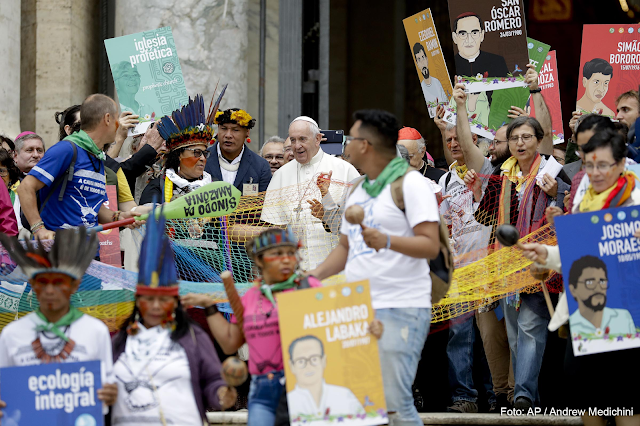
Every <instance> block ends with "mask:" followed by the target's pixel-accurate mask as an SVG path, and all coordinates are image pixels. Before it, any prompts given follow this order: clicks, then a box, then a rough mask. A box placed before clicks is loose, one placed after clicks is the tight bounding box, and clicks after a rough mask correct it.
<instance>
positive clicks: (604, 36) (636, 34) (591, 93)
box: [576, 24, 640, 117]
mask: <svg viewBox="0 0 640 426" xmlns="http://www.w3.org/2000/svg"><path fill="white" fill-rule="evenodd" d="M639 71H640V25H638V24H634V25H631V24H625V25H585V26H584V27H583V30H582V51H581V53H580V75H579V78H578V101H577V103H576V109H577V110H578V111H583V112H587V113H590V112H595V113H598V114H602V115H606V116H609V117H615V116H616V98H617V97H618V96H619V95H621V94H622V93H624V92H627V91H629V90H638V85H639V84H640V72H639Z"/></svg>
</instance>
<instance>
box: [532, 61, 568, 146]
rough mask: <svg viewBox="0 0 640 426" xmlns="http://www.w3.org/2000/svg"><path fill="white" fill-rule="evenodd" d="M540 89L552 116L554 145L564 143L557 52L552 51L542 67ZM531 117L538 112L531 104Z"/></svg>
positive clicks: (539, 81) (539, 80) (539, 78)
mask: <svg viewBox="0 0 640 426" xmlns="http://www.w3.org/2000/svg"><path fill="white" fill-rule="evenodd" d="M538 87H540V89H541V90H542V92H540V93H541V94H542V97H543V98H544V102H545V103H546V104H547V108H549V114H550V115H551V128H552V129H553V144H554V145H558V144H561V143H564V127H563V124H562V105H561V104H560V85H559V84H558V63H557V62H556V51H555V50H552V51H551V52H549V54H548V55H547V59H546V60H545V61H544V64H543V65H542V70H540V75H539V77H538ZM531 116H532V117H535V116H536V110H535V107H534V105H533V102H532V103H531Z"/></svg>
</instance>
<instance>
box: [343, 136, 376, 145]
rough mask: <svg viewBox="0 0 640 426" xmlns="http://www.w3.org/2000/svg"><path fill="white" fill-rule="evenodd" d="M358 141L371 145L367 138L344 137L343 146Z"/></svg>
mask: <svg viewBox="0 0 640 426" xmlns="http://www.w3.org/2000/svg"><path fill="white" fill-rule="evenodd" d="M358 140H360V141H367V143H368V144H369V145H371V142H369V141H368V140H367V138H357V137H355V136H345V137H344V146H347V145H349V144H350V143H351V141H358Z"/></svg>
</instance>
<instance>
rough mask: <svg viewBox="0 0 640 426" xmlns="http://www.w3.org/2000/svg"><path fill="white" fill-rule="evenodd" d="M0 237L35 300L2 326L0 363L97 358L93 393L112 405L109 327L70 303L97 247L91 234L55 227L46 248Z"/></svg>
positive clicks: (94, 234) (3, 235) (113, 394)
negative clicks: (98, 384)
mask: <svg viewBox="0 0 640 426" xmlns="http://www.w3.org/2000/svg"><path fill="white" fill-rule="evenodd" d="M0 242H2V245H3V246H4V247H5V248H6V249H7V251H8V252H9V253H10V254H11V257H12V259H13V260H14V261H15V262H16V263H17V264H18V266H19V267H20V268H21V269H22V272H23V273H24V275H26V276H27V277H28V279H29V284H30V285H31V288H32V289H33V291H34V293H35V295H36V298H37V299H38V304H39V307H38V308H36V310H35V312H33V313H30V314H29V315H26V316H24V317H22V318H20V319H19V320H17V321H13V322H11V323H9V324H8V325H7V326H6V327H5V328H4V329H3V330H2V334H0V368H1V367H14V366H26V365H38V364H48V363H59V362H81V361H100V364H101V370H102V383H103V387H102V389H100V390H98V399H100V400H102V401H103V402H104V403H105V404H106V405H113V403H114V402H115V400H116V397H117V395H118V389H117V387H116V385H115V384H113V383H111V382H112V381H113V377H112V376H113V362H112V358H111V340H110V338H109V329H108V328H107V326H106V325H105V324H104V323H103V322H102V321H100V320H97V319H95V318H93V317H91V316H89V315H86V314H83V313H82V312H80V311H79V310H77V309H76V308H74V307H73V306H71V302H70V300H71V295H72V294H73V293H75V292H76V290H78V287H79V286H80V281H81V280H82V276H83V275H84V273H85V271H86V270H87V268H88V267H89V264H90V263H91V260H92V259H93V257H94V256H95V254H96V251H97V250H98V236H97V234H96V233H93V234H92V235H91V237H89V236H88V235H87V232H86V230H85V229H84V228H77V229H62V230H60V231H58V232H56V239H55V240H54V243H53V246H52V247H51V251H49V252H47V251H46V250H45V249H44V246H43V244H42V242H41V241H38V244H37V246H36V245H34V244H33V243H31V242H29V241H27V243H26V249H25V248H23V247H22V245H21V244H20V243H19V242H18V240H17V239H16V238H15V237H8V236H6V235H5V234H0ZM4 389H5V390H9V389H11V387H10V386H5V387H4ZM2 406H4V404H3V403H2V402H1V401H0V407H2ZM9 408H11V407H9ZM105 410H106V407H105ZM105 414H106V412H105ZM0 417H2V414H1V413H0Z"/></svg>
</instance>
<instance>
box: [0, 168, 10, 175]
mask: <svg viewBox="0 0 640 426" xmlns="http://www.w3.org/2000/svg"><path fill="white" fill-rule="evenodd" d="M8 174H9V169H7V168H6V167H0V176H2V177H5V176H7V175H8Z"/></svg>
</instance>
